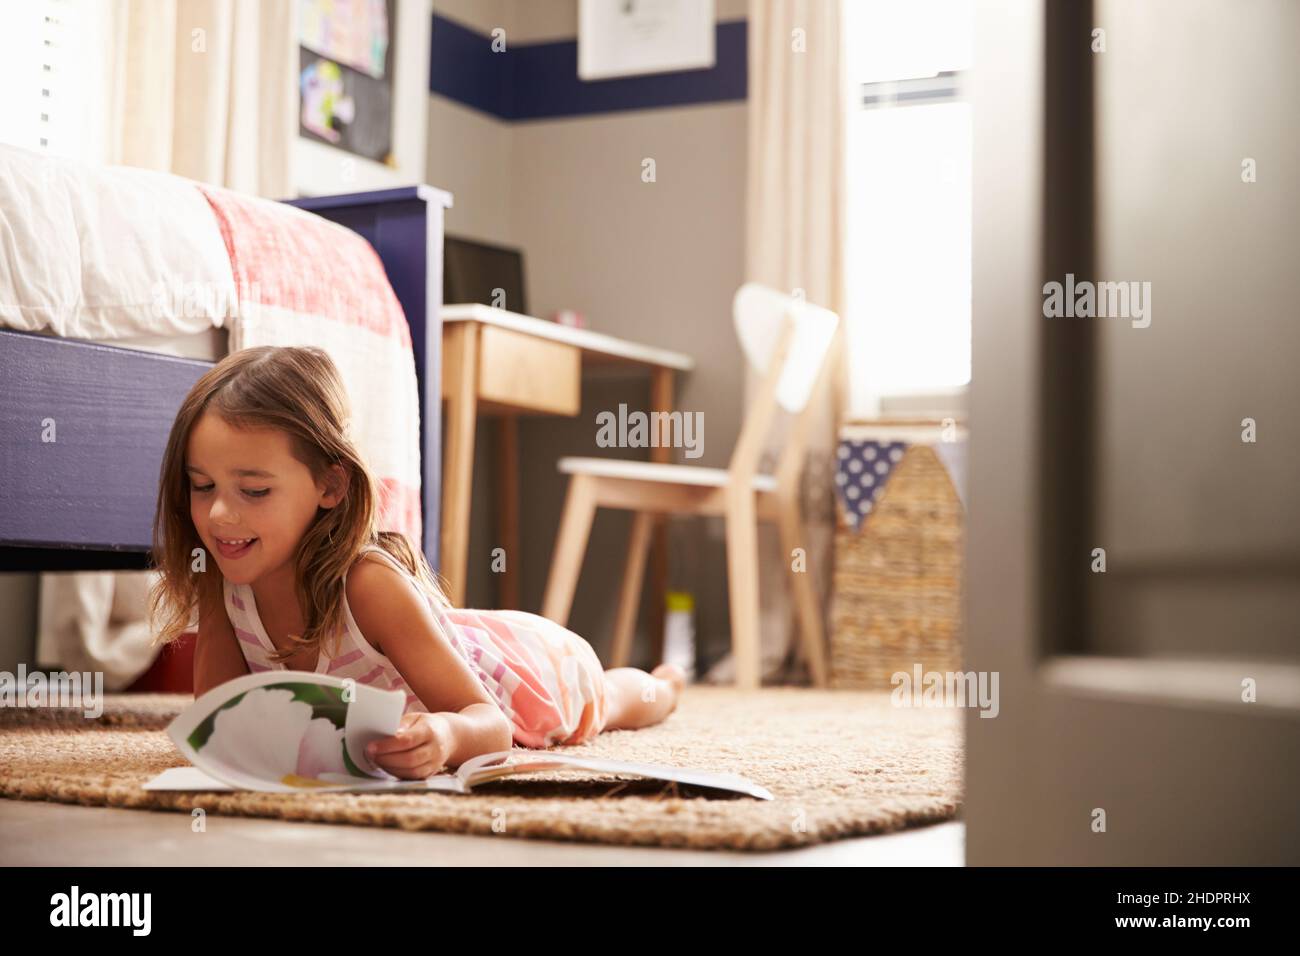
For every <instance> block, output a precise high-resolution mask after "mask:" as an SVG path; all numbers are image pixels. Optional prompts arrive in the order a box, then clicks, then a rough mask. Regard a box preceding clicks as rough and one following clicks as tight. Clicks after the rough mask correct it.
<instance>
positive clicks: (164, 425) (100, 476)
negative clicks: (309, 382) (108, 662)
mask: <svg viewBox="0 0 1300 956" xmlns="http://www.w3.org/2000/svg"><path fill="white" fill-rule="evenodd" d="M0 185H3V184H0ZM10 185H13V184H12V183H11V184H10ZM14 195H17V196H22V197H24V199H23V202H26V197H27V195H28V192H27V190H26V189H23V188H20V189H17V190H16V191H14V192H12V193H11V196H14ZM32 196H33V198H32V199H31V202H32V203H33V204H34V205H39V202H40V199H39V198H38V197H37V195H36V194H35V193H33V194H32ZM19 205H20V206H21V205H22V203H19ZM290 205H293V206H296V207H298V208H300V209H303V210H307V211H309V212H311V213H313V214H315V215H317V216H321V217H324V218H325V219H328V220H331V221H332V222H335V223H338V224H340V225H343V226H346V227H348V228H349V229H351V230H353V231H355V232H356V233H358V234H359V235H361V236H362V237H363V238H364V239H365V240H366V241H367V242H368V243H369V244H370V246H371V247H373V249H374V251H375V253H376V254H377V255H378V257H379V260H380V262H381V263H382V265H383V271H384V273H385V275H386V277H387V281H388V284H389V285H391V287H392V292H393V293H394V294H395V295H396V299H397V302H398V303H399V304H400V306H401V312H402V313H403V314H404V316H405V321H406V325H407V327H408V328H409V339H410V347H411V350H412V352H413V355H414V360H415V378H416V392H417V394H418V407H419V444H418V448H419V463H418V472H419V475H420V481H419V489H418V492H415V494H416V495H417V496H418V500H419V502H420V509H419V518H418V520H417V521H416V522H415V523H416V525H417V526H418V527H419V528H420V529H421V530H422V538H423V540H422V541H421V542H418V544H419V545H420V546H421V547H422V548H423V550H424V553H425V555H426V557H427V558H428V560H429V563H430V565H431V566H432V567H433V568H434V569H438V568H439V567H440V560H439V554H438V542H439V537H440V535H439V514H440V493H441V482H440V474H441V453H440V445H441V435H440V430H441V429H440V420H441V408H440V372H441V339H442V335H441V325H440V318H439V309H440V307H441V302H442V234H443V214H444V210H445V209H446V208H447V207H449V206H450V205H451V196H450V195H449V194H448V193H445V192H443V191H441V190H437V189H434V188H432V187H428V186H412V187H408V188H402V189H388V190H381V191H375V192H362V193H352V194H348V195H339V196H322V197H314V198H309V199H298V200H292V201H290ZM20 211H21V210H20ZM0 212H4V210H0ZM8 213H9V217H10V220H11V221H9V222H5V221H3V217H0V227H3V231H0V242H8V243H10V244H11V245H12V244H13V243H14V242H15V239H14V232H15V228H14V227H15V226H21V222H17V221H15V220H16V219H17V218H20V217H16V216H15V214H14V204H13V203H11V204H10V206H9V208H8ZM25 254H28V258H29V261H33V262H35V263H36V265H35V266H34V268H35V270H36V271H37V272H40V273H41V275H39V276H37V279H39V280H42V281H43V280H44V279H46V278H47V277H46V276H45V275H44V270H46V267H47V266H49V268H50V269H51V270H53V269H54V268H55V267H57V266H58V265H59V264H60V262H61V260H59V259H57V258H56V257H55V256H56V251H55V250H45V251H42V253H41V254H42V256H43V258H41V259H40V260H35V259H33V258H32V256H33V255H34V254H35V253H33V252H31V250H28V251H27V252H26V253H25ZM51 264H53V265H51ZM0 268H4V260H3V259H0ZM5 279H9V280H10V287H11V289H12V285H13V282H17V281H22V277H15V276H8V277H6V276H3V275H0V291H3V286H4V281H3V280H5ZM33 281H36V280H35V279H34V280H33ZM0 305H3V300H2V299H0ZM12 314H19V313H11V315H12ZM4 324H5V323H4V322H3V321H0V326H3V325H4ZM230 347H231V336H230V332H229V330H228V329H226V328H216V327H207V328H198V329H195V330H193V331H188V332H184V333H180V334H166V335H157V334H153V335H129V336H125V337H116V336H114V337H111V338H88V337H82V338H77V337H68V336H65V335H60V334H58V332H57V331H51V330H49V329H39V330H34V329H28V330H19V329H15V328H13V327H7V328H6V327H0V571H27V572H34V571H91V570H93V571H109V570H144V569H146V568H147V567H148V562H149V552H150V546H151V534H152V523H153V516H154V508H155V504H156V498H157V482H158V473H159V466H160V464H161V461H162V455H163V450H164V446H165V443H166V440H167V436H168V432H169V429H170V427H171V422H172V420H173V418H174V416H175V413H176V410H177V408H178V407H179V405H180V402H181V400H182V399H183V397H184V395H185V394H186V392H187V391H188V390H189V388H190V387H191V386H192V385H193V383H194V382H195V381H196V380H197V379H198V378H199V377H200V376H201V375H202V374H203V373H204V372H205V371H207V370H208V369H209V368H211V366H212V365H213V364H214V363H215V362H216V361H217V360H219V359H220V357H222V356H223V355H225V354H228V352H229V350H230ZM353 401H354V404H355V403H356V402H358V401H365V398H364V396H353Z"/></svg>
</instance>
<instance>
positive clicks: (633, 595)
mask: <svg viewBox="0 0 1300 956" xmlns="http://www.w3.org/2000/svg"><path fill="white" fill-rule="evenodd" d="M733 316H734V320H735V323H736V333H737V335H738V336H739V338H740V344H741V347H742V348H743V350H744V353H745V357H746V359H747V360H748V362H749V363H750V365H751V366H753V367H754V369H755V370H756V371H757V372H758V373H759V374H761V375H762V376H763V382H762V386H761V388H760V389H759V392H758V395H757V397H756V398H755V399H754V402H753V404H752V406H751V407H750V409H749V411H748V413H747V414H746V416H745V420H744V424H743V426H742V428H741V432H740V437H739V439H738V440H737V442H736V447H735V449H734V450H733V451H732V455H731V461H730V464H729V465H728V467H727V468H726V469H725V470H724V469H721V468H699V467H695V466H692V465H673V464H657V463H651V462H641V461H619V460H617V459H609V458H562V459H561V460H560V462H559V469H560V471H562V472H565V473H567V474H569V475H572V478H571V479H570V482H569V490H568V496H567V498H566V500H565V505H564V514H563V516H562V517H561V519H560V529H559V534H558V536H557V538H556V542H555V555H554V558H553V560H552V562H551V570H550V575H549V577H548V579H547V583H546V594H545V597H544V599H543V602H542V615H543V616H545V617H548V618H550V619H551V620H553V621H556V622H557V623H559V624H561V625H565V624H567V623H568V618H569V610H570V608H571V607H572V604H573V594H574V591H575V589H576V588H577V584H578V575H579V572H580V571H581V570H582V560H583V556H584V554H585V553H586V550H587V538H588V536H589V534H590V533H591V522H592V518H593V517H594V515H595V512H596V509H597V508H622V509H625V510H628V511H631V512H633V513H634V515H635V516H634V518H633V520H632V535H631V541H630V543H629V546H628V553H627V564H626V567H625V570H624V574H623V584H622V589H621V592H620V595H619V602H618V613H617V618H616V623H615V629H614V646H613V653H612V660H611V663H610V665H609V666H611V667H622V666H626V663H627V660H628V656H629V652H630V650H631V645H632V636H633V632H634V630H635V626H636V614H637V608H638V605H639V604H640V599H641V581H642V576H643V573H644V571H645V562H646V552H647V549H648V546H649V543H650V537H651V531H652V529H653V525H654V522H655V521H656V520H658V519H659V516H661V515H665V514H694V515H722V516H723V517H724V518H725V520H726V530H727V538H726V541H727V583H728V594H729V597H730V601H731V643H732V653H733V655H734V657H735V663H736V685H737V686H738V687H744V688H749V689H753V688H757V687H758V686H759V685H760V683H761V680H762V675H761V672H760V666H761V661H760V647H759V601H758V547H757V544H758V525H757V522H758V521H772V522H775V523H776V524H777V527H778V529H779V535H780V540H781V549H782V552H783V558H782V560H783V561H784V562H785V564H786V567H787V568H788V569H789V581H790V586H791V589H792V591H793V593H794V602H795V607H796V610H797V614H798V619H799V630H800V633H801V635H802V638H803V646H804V653H805V656H806V659H807V661H808V666H809V670H810V672H811V675H812V679H813V683H814V685H816V686H819V687H824V686H826V679H827V674H826V652H825V645H824V643H823V627H822V618H821V611H820V608H819V606H818V601H817V592H816V589H815V588H814V587H813V583H812V580H811V579H810V578H809V574H810V573H811V571H807V570H805V571H795V570H794V568H793V562H792V552H793V551H794V549H795V548H801V547H802V548H806V547H807V540H806V536H805V531H804V525H803V520H802V518H801V517H800V514H799V487H800V478H801V476H802V471H803V452H804V446H805V443H806V435H807V428H808V423H809V409H810V408H811V407H812V406H811V404H810V401H809V400H810V398H811V396H812V394H813V391H814V389H815V388H816V387H817V386H818V385H819V384H820V383H821V382H822V380H823V374H822V373H823V370H824V368H825V365H826V358H827V355H828V353H829V351H830V345H831V341H832V339H833V338H834V336H835V332H836V329H837V327H838V324H839V316H837V315H836V314H835V313H834V312H831V311H829V310H828V309H824V308H821V307H820V306H816V305H811V304H809V303H807V302H804V301H802V300H801V299H796V298H793V297H791V296H787V295H783V294H781V293H780V292H776V291H774V290H772V289H768V288H765V287H764V286H761V285H757V284H755V283H747V284H745V285H743V286H741V287H740V289H739V290H738V291H737V292H736V296H735V300H734V303H733ZM778 406H779V407H780V408H782V409H784V410H785V411H786V412H787V413H790V414H795V415H798V416H799V418H798V421H797V422H796V423H795V426H794V427H793V428H792V429H791V434H790V436H789V441H788V442H787V443H786V445H785V447H784V448H783V450H782V452H781V456H780V459H779V460H778V463H777V469H776V474H775V475H764V474H759V473H758V471H757V466H758V459H759V455H760V454H761V452H762V447H763V442H764V439H765V438H766V435H767V431H768V428H769V427H770V425H771V422H772V418H773V415H774V414H775V412H776V410H777V407H778Z"/></svg>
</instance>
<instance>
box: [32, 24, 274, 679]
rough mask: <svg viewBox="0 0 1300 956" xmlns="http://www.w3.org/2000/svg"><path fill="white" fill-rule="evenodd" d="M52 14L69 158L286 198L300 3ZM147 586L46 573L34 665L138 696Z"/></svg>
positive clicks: (144, 666)
mask: <svg viewBox="0 0 1300 956" xmlns="http://www.w3.org/2000/svg"><path fill="white" fill-rule="evenodd" d="M47 6H48V7H49V8H51V9H52V10H53V12H54V16H55V17H56V19H57V22H58V23H59V29H60V31H61V33H62V37H63V40H64V42H66V43H67V44H68V47H67V48H65V49H70V50H71V51H74V52H75V53H76V56H75V57H74V56H73V55H67V56H65V57H64V59H63V61H62V63H60V64H57V65H58V66H60V68H61V69H63V70H64V71H67V72H69V73H71V72H73V71H75V72H76V73H78V74H79V76H77V77H67V76H65V77H63V78H62V79H64V80H65V81H67V82H64V83H63V84H62V85H61V92H62V93H63V97H64V98H63V100H62V112H61V114H60V115H61V116H63V117H64V119H65V120H66V119H67V118H68V117H75V116H82V117H85V118H86V122H87V124H88V125H86V126H85V127H84V134H83V135H81V136H79V137H69V138H68V139H67V140H66V143H67V144H68V145H69V148H67V149H63V150H61V152H63V153H64V154H65V155H66V154H69V153H71V154H73V155H75V156H76V158H80V159H85V160H88V161H92V162H103V163H111V164H121V165H127V166H141V167H145V168H148V169H156V170H160V171H163V172H171V173H175V174H177V175H180V176H185V177H187V178H190V179H197V180H201V181H203V182H207V183H212V184H214V185H219V186H227V187H230V188H232V189H236V190H239V191H240V192H247V193H253V194H256V195H261V196H266V197H269V198H275V199H280V198H284V197H287V196H289V195H292V189H293V166H292V159H293V145H294V142H295V140H296V137H297V131H298V120H297V109H298V96H297V79H298V25H297V8H298V4H297V2H296V0H263V2H258V0H108V2H100V0H62V2H59V0H54V2H50V0H47ZM35 39H36V42H37V43H38V44H39V43H40V42H41V40H40V38H39V37H38V38H35ZM92 39H93V40H94V42H90V41H91V40H92ZM78 79H79V81H80V82H77V80H78ZM78 91H80V94H79V95H80V99H77V98H75V96H76V95H77V94H78ZM59 145H60V144H59V143H51V146H54V147H57V146H59ZM152 576H153V572H149V571H121V572H101V571H86V572H58V573H42V574H41V575H40V598H39V614H38V622H39V623H38V626H37V642H36V662H37V663H38V664H40V665H43V666H57V667H61V668H64V669H70V670H71V669H76V670H90V671H103V672H104V686H105V689H107V690H120V689H121V688H123V687H126V686H128V685H130V684H131V683H132V682H134V681H135V680H136V679H137V678H138V677H139V676H140V675H141V674H143V673H144V672H145V671H146V670H148V668H149V666H150V665H151V664H152V663H153V660H154V658H155V656H156V651H155V649H154V648H152V647H151V646H150V641H151V636H152V635H151V633H150V630H149V627H148V624H147V622H146V620H145V617H146V605H145V595H146V593H147V589H148V586H149V584H150V583H151V582H152Z"/></svg>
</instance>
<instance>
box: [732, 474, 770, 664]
mask: <svg viewBox="0 0 1300 956" xmlns="http://www.w3.org/2000/svg"><path fill="white" fill-rule="evenodd" d="M726 502H727V503H726V521H727V585H728V593H729V596H730V599H731V600H730V605H731V653H732V656H733V658H734V660H735V662H736V686H737V687H739V688H741V689H744V690H757V689H758V687H759V686H760V685H761V684H762V682H763V673H762V661H761V658H760V649H759V648H760V641H759V614H758V611H759V608H758V521H757V514H756V510H755V507H754V492H753V489H752V488H749V487H743V488H736V487H734V486H732V487H729V488H728V489H727V499H726Z"/></svg>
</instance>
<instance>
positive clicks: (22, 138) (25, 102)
mask: <svg viewBox="0 0 1300 956" xmlns="http://www.w3.org/2000/svg"><path fill="white" fill-rule="evenodd" d="M111 12H112V5H111V4H107V3H100V2H97V0H31V2H28V3H14V4H6V9H5V23H4V29H3V30H0V83H3V85H4V94H3V95H0V142H2V143H8V144H10V145H12V146H21V147H23V148H24V149H30V150H35V151H38V152H45V153H49V154H50V155H52V156H68V157H75V158H84V159H98V158H100V156H101V155H102V154H103V152H104V150H105V149H106V147H107V137H106V130H107V118H106V117H107V106H108V103H107V98H106V94H105V91H104V88H105V83H104V68H105V64H106V62H107V60H106V57H107V52H106V51H107V49H108V46H109V44H108V43H107V41H106V40H105V37H106V36H107V34H108V30H107V23H108V18H109V16H110V14H111Z"/></svg>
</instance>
